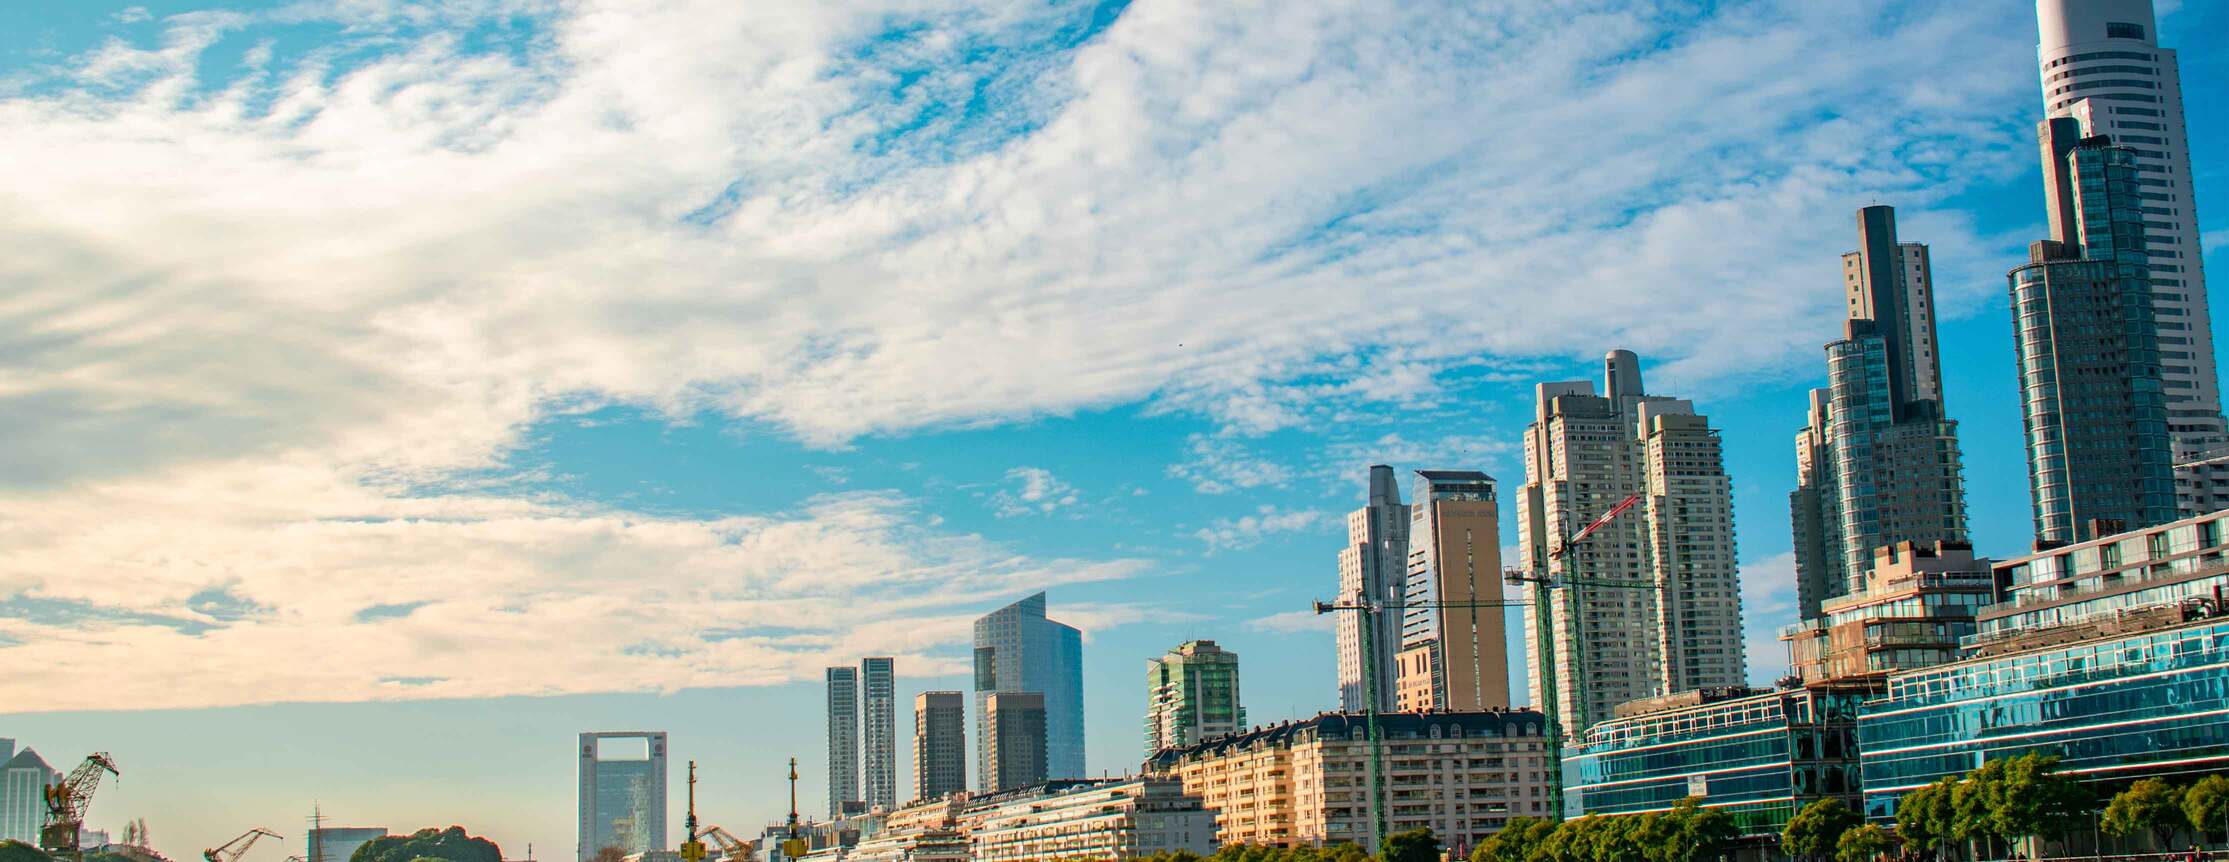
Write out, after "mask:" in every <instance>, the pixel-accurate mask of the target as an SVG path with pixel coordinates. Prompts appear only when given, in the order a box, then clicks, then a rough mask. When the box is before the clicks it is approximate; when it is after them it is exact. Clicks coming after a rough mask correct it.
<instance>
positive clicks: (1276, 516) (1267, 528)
mask: <svg viewBox="0 0 2229 862" xmlns="http://www.w3.org/2000/svg"><path fill="white" fill-rule="evenodd" d="M1338 522H1339V519H1338V518H1337V517H1334V516H1332V515H1330V514H1328V513H1325V512H1316V511H1310V510H1305V509H1302V510H1290V509H1279V508H1277V507H1275V506H1263V507H1261V508H1260V509H1259V510H1257V511H1255V512H1254V513H1253V514H1250V515H1244V516H1241V517H1237V518H1217V519H1215V523H1213V524H1210V525H1208V526H1206V527H1202V528H1200V529H1199V530H1196V531H1194V532H1193V533H1192V537H1193V538H1196V539H1199V540H1200V541H1201V542H1204V543H1206V545H1207V552H1208V553H1209V554H1213V553H1215V552H1217V551H1230V550H1243V549H1245V548H1251V547H1254V546H1255V545H1259V544H1261V543H1262V542H1263V541H1264V540H1265V539H1267V538H1269V537H1270V536H1271V535H1273V534H1276V533H1303V532H1310V531H1315V530H1321V529H1324V528H1326V527H1328V526H1329V525H1332V524H1336V523H1338Z"/></svg>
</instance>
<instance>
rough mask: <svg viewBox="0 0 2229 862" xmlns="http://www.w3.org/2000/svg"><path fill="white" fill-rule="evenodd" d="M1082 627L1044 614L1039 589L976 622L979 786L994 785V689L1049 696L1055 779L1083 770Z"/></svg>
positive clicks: (1048, 749)
mask: <svg viewBox="0 0 2229 862" xmlns="http://www.w3.org/2000/svg"><path fill="white" fill-rule="evenodd" d="M1083 676H1084V671H1083V632H1080V631H1077V630H1076V628H1075V627H1073V626H1069V625H1065V624H1062V623H1059V622H1056V621H1053V620H1049V619H1046V618H1045V594H1044V593H1038V594H1036V595H1033V596H1030V597H1028V598H1025V599H1022V600H1021V601H1018V602H1015V603H1013V604H1011V605H1007V606H1006V607H1003V608H1000V609H998V610H995V611H992V612H990V613H989V614H985V615H984V616H983V618H982V619H978V620H976V621H975V715H976V724H975V738H976V740H977V743H978V744H977V745H976V761H975V764H976V766H975V772H976V785H977V786H978V787H981V788H984V789H989V788H991V787H993V786H995V784H996V781H997V776H996V775H994V774H993V773H992V772H991V751H990V748H991V746H990V744H989V740H990V739H991V726H990V723H989V719H990V716H989V712H988V707H989V700H990V696H991V693H992V692H1008V691H1010V692H1038V693H1041V694H1043V695H1044V696H1045V705H1044V708H1045V720H1044V726H1045V733H1046V737H1045V770H1046V773H1045V774H1046V775H1047V776H1048V777H1052V778H1081V777H1083V775H1084V681H1083Z"/></svg>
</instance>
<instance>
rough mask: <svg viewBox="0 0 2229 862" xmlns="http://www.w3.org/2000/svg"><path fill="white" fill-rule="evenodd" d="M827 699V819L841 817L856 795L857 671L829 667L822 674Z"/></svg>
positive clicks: (856, 798)
mask: <svg viewBox="0 0 2229 862" xmlns="http://www.w3.org/2000/svg"><path fill="white" fill-rule="evenodd" d="M822 679H823V680H824V681H825V682H826V684H827V696H828V818H829V819H830V820H834V819H836V818H839V817H842V816H844V809H845V807H846V806H845V803H856V802H861V801H863V799H862V797H861V796H860V795H859V669H858V668H855V667H832V668H827V669H826V670H824V671H823V672H822Z"/></svg>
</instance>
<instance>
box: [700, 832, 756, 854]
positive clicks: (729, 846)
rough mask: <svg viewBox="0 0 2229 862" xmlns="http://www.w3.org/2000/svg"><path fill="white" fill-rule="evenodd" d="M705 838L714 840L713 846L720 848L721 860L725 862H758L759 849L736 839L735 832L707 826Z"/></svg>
mask: <svg viewBox="0 0 2229 862" xmlns="http://www.w3.org/2000/svg"><path fill="white" fill-rule="evenodd" d="M704 837H706V838H710V839H712V843H713V845H714V846H717V847H719V848H720V858H721V859H722V860H725V862H756V860H757V859H758V849H757V848H756V847H753V846H752V845H751V842H748V841H745V840H743V839H741V838H737V837H735V833H733V832H729V831H727V830H725V829H722V828H720V827H718V826H706V827H704Z"/></svg>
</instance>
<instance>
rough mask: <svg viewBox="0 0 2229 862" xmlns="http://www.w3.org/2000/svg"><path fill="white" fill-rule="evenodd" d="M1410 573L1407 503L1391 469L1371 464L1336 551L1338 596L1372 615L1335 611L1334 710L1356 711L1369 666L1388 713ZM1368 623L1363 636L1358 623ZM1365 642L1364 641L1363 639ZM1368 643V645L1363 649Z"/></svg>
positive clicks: (1396, 676) (1379, 705)
mask: <svg viewBox="0 0 2229 862" xmlns="http://www.w3.org/2000/svg"><path fill="white" fill-rule="evenodd" d="M1408 575H1409V507H1408V506H1405V505H1402V503H1401V490H1400V485H1399V484H1398V482H1397V481H1396V480H1395V478H1394V475H1393V468H1391V467H1387V466H1384V465H1378V466H1374V467H1371V468H1370V485H1369V502H1368V503H1367V504H1365V505H1364V506H1363V507H1362V508H1360V509H1356V510H1354V511H1353V512H1351V513H1348V515H1347V546H1346V548H1344V549H1342V550H1340V551H1339V596H1338V603H1339V604H1344V605H1353V604H1363V605H1369V606H1373V607H1375V608H1377V612H1376V613H1374V614H1373V613H1367V612H1363V611H1353V610H1347V611H1339V612H1337V613H1338V616H1337V620H1338V622H1337V626H1338V628H1337V636H1336V638H1335V640H1336V642H1337V648H1338V656H1339V708H1340V709H1341V710H1344V711H1347V712H1361V711H1362V710H1363V709H1364V708H1365V706H1366V705H1367V704H1368V702H1369V698H1368V694H1369V690H1370V687H1371V683H1372V681H1371V680H1370V678H1369V674H1370V672H1371V669H1372V668H1373V667H1374V668H1375V669H1376V673H1377V680H1376V687H1377V708H1378V709H1379V710H1380V711H1382V712H1391V711H1392V710H1393V707H1394V701H1395V698H1394V693H1395V683H1396V682H1397V681H1398V679H1399V665H1398V664H1397V663H1396V662H1395V661H1394V657H1395V656H1396V655H1399V654H1400V652H1401V609H1402V595H1403V592H1404V590H1405V588H1406V586H1407V582H1408ZM1366 625H1367V626H1369V627H1370V629H1369V633H1368V635H1367V636H1365V635H1364V632H1363V627H1364V626H1366ZM1365 641H1367V644H1366V643H1365ZM1365 646H1367V647H1368V649H1365V648H1364V647H1365Z"/></svg>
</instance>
